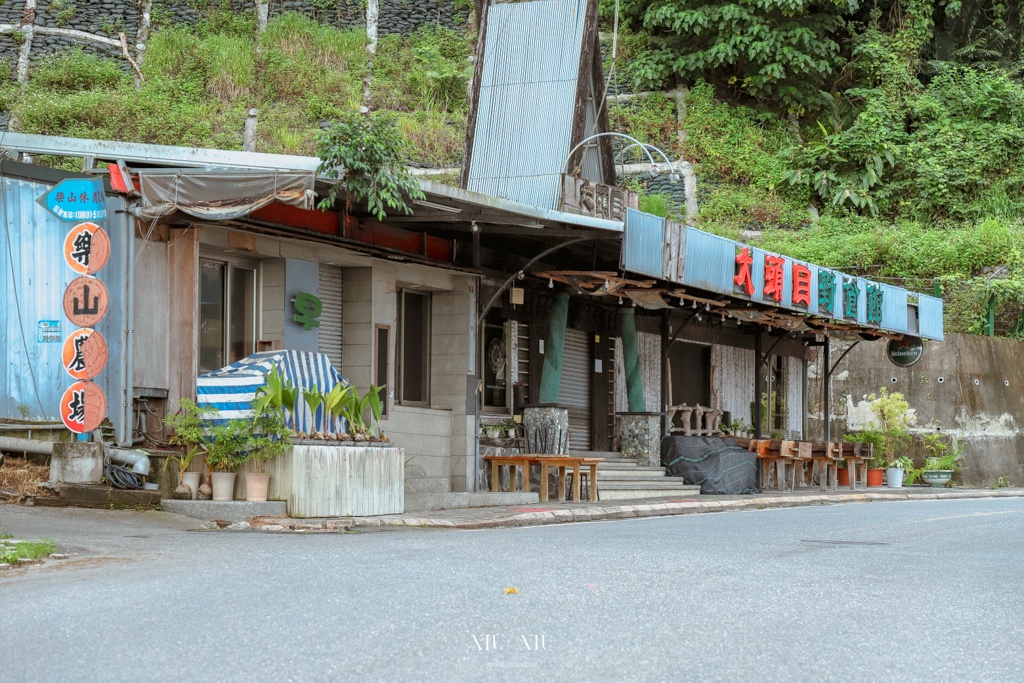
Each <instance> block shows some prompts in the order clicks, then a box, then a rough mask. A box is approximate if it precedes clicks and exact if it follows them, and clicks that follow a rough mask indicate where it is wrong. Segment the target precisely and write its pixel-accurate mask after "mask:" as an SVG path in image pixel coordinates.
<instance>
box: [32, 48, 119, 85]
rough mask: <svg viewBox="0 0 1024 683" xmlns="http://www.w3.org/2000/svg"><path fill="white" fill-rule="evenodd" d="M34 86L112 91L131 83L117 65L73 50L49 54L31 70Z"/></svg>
mask: <svg viewBox="0 0 1024 683" xmlns="http://www.w3.org/2000/svg"><path fill="white" fill-rule="evenodd" d="M30 75H31V82H32V86H33V87H35V88H38V89H40V90H52V91H57V92H68V91H75V90H110V89H113V88H118V87H121V86H123V85H126V84H128V83H130V82H131V78H129V76H128V75H127V74H126V73H125V72H124V71H122V70H121V68H120V65H118V64H117V63H116V62H114V61H112V60H109V59H104V58H102V57H97V56H95V55H87V54H85V53H84V52H82V50H81V48H74V49H71V50H66V51H63V52H58V53H56V54H52V55H47V56H45V57H43V58H42V59H40V60H39V62H38V63H36V64H34V65H33V68H32V70H31V71H30Z"/></svg>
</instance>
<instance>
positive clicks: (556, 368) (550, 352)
mask: <svg viewBox="0 0 1024 683" xmlns="http://www.w3.org/2000/svg"><path fill="white" fill-rule="evenodd" d="M568 319H569V293H568V292H558V293H557V294H555V296H554V301H553V302H552V304H551V312H550V313H549V314H548V337H547V339H545V340H544V365H543V367H542V368H541V374H540V393H539V395H538V402H539V403H542V404H545V403H558V387H559V385H561V383H562V354H563V352H564V351H565V325H566V322H567V321H568Z"/></svg>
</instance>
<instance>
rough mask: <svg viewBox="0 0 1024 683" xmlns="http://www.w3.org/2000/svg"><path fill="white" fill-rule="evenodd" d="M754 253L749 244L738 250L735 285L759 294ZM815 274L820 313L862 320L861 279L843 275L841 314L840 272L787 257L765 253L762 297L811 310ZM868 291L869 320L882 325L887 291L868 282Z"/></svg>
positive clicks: (748, 291)
mask: <svg viewBox="0 0 1024 683" xmlns="http://www.w3.org/2000/svg"><path fill="white" fill-rule="evenodd" d="M750 252H751V249H750V247H746V246H743V247H738V248H737V249H736V262H735V266H734V270H733V273H734V274H733V286H734V289H735V290H737V292H738V293H740V294H746V295H747V296H749V297H753V296H754V295H755V293H757V284H755V277H754V268H755V265H754V262H755V259H754V256H753V255H752V254H751V253H750ZM812 269H813V271H812ZM815 274H816V275H817V280H818V285H817V294H818V301H817V304H818V307H817V313H818V314H819V315H821V316H824V317H829V318H833V317H839V318H847V319H850V320H858V319H859V312H860V300H861V294H862V289H864V288H862V287H861V283H860V281H859V280H858V279H857V278H855V277H845V276H842V277H841V278H840V281H841V285H842V299H841V304H842V309H841V312H839V313H837V312H836V283H837V281H836V274H835V273H834V272H832V271H830V270H828V269H826V268H815V267H813V266H808V265H806V264H803V263H800V262H798V261H794V260H792V259H789V258H786V257H785V256H776V255H774V254H765V255H764V281H763V282H764V284H763V286H762V288H761V292H760V295H761V297H760V298H761V299H762V300H763V301H766V302H774V303H776V304H782V305H784V306H787V307H791V308H804V309H809V308H810V307H811V290H812V288H813V287H814V285H813V279H814V275H815ZM866 292H867V294H866V299H867V312H866V316H865V317H866V320H867V322H868V324H871V325H881V323H882V303H883V299H884V295H885V291H884V290H883V289H882V287H881V286H880V285H875V284H868V285H867V287H866ZM787 294H788V299H787Z"/></svg>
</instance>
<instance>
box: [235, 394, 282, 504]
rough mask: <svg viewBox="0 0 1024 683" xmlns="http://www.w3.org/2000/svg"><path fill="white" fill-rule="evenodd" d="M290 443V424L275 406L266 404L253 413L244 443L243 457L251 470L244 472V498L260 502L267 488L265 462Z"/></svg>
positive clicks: (268, 479) (264, 499)
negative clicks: (251, 464) (248, 432)
mask: <svg viewBox="0 0 1024 683" xmlns="http://www.w3.org/2000/svg"><path fill="white" fill-rule="evenodd" d="M291 445H292V439H291V428H289V427H288V425H287V424H285V421H284V414H283V413H282V412H281V410H280V409H279V408H277V407H276V406H266V407H264V409H263V410H261V411H259V412H258V413H256V417H255V418H254V419H253V422H252V426H251V427H250V435H249V442H248V444H246V460H248V461H251V462H252V463H253V469H254V470H255V471H254V472H246V473H245V499H246V500H248V501H257V502H264V501H266V500H267V491H268V490H269V489H270V474H269V473H268V472H267V463H268V462H269V461H270V460H272V459H273V458H276V457H277V456H279V455H281V454H282V453H284V452H285V451H286V450H288V447H289V446H291Z"/></svg>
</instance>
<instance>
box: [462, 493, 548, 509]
mask: <svg viewBox="0 0 1024 683" xmlns="http://www.w3.org/2000/svg"><path fill="white" fill-rule="evenodd" d="M539 502H540V494H539V493H537V492H529V493H527V492H525V491H512V492H500V493H491V492H489V491H488V492H486V493H470V494H469V507H471V508H480V507H489V506H492V505H535V504H537V503H539Z"/></svg>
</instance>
